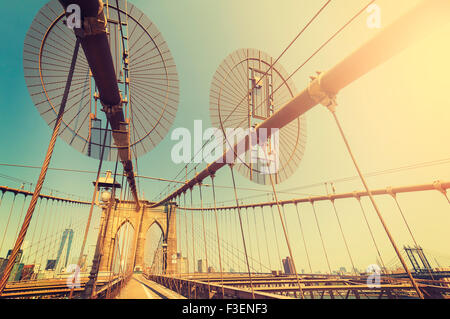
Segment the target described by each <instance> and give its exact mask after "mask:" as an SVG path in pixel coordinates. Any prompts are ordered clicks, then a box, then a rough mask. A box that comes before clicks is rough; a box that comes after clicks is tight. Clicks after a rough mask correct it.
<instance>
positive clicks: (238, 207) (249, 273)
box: [230, 165, 255, 299]
mask: <svg viewBox="0 0 450 319" xmlns="http://www.w3.org/2000/svg"><path fill="white" fill-rule="evenodd" d="M230 170H231V178H232V180H233V189H234V196H235V199H236V206H237V211H238V216H239V224H240V226H241V235H242V243H243V244H244V253H245V261H246V263H247V271H248V278H249V280H250V288H251V290H252V298H253V299H255V292H254V290H253V280H252V273H251V271H250V264H249V262H248V254H247V245H246V244H245V236H244V228H243V227H242V217H241V207H240V206H239V199H238V196H237V191H236V181H235V179H234V172H233V166H232V165H230Z"/></svg>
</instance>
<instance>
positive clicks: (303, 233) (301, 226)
mask: <svg viewBox="0 0 450 319" xmlns="http://www.w3.org/2000/svg"><path fill="white" fill-rule="evenodd" d="M295 210H296V211H297V217H298V224H299V226H300V232H301V233H302V239H303V246H304V247H305V252H306V260H307V261H308V266H309V271H310V273H311V274H312V273H313V270H312V267H311V260H310V259H309V253H308V247H307V246H306V239H305V232H304V231H303V225H302V221H301V219H300V211H299V210H298V204H297V203H295Z"/></svg>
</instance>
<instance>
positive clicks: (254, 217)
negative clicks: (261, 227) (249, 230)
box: [253, 207, 262, 272]
mask: <svg viewBox="0 0 450 319" xmlns="http://www.w3.org/2000/svg"><path fill="white" fill-rule="evenodd" d="M253 220H254V222H255V235H256V247H257V248H258V260H259V269H260V271H261V272H262V268H261V251H260V249H259V236H258V226H257V225H256V213H255V207H253Z"/></svg>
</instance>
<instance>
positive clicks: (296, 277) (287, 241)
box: [264, 148, 305, 299]
mask: <svg viewBox="0 0 450 319" xmlns="http://www.w3.org/2000/svg"><path fill="white" fill-rule="evenodd" d="M264 155H265V158H266V161H267V163H269V160H268V154H267V149H266V148H264ZM268 175H269V179H270V184H271V185H272V191H273V196H274V197H275V202H276V205H277V209H278V215H279V217H280V221H281V227H282V228H283V233H284V238H285V240H286V245H287V248H288V251H289V256H290V257H291V262H292V266H293V268H294V272H295V279H296V281H297V284H298V290H299V292H300V298H301V299H304V298H305V296H304V294H303V289H302V286H301V284H300V278H299V276H298V271H297V267H296V265H295V260H294V254H293V253H292V248H291V243H290V241H289V236H288V230H287V225H285V222H287V220H285V221H283V215H282V213H281V205H280V202H279V201H278V194H277V191H276V189H275V183H274V181H273V177H272V172H271V171H269V172H268ZM283 211H284V209H283ZM285 218H286V215H285Z"/></svg>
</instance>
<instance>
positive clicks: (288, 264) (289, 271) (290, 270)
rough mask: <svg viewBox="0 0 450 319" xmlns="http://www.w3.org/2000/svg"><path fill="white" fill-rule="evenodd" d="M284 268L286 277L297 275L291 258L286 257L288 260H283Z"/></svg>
mask: <svg viewBox="0 0 450 319" xmlns="http://www.w3.org/2000/svg"><path fill="white" fill-rule="evenodd" d="M282 261H283V268H284V273H285V274H286V275H293V274H295V271H294V264H293V263H292V260H291V258H290V257H286V259H283V260H282Z"/></svg>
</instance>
